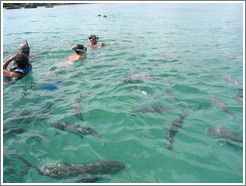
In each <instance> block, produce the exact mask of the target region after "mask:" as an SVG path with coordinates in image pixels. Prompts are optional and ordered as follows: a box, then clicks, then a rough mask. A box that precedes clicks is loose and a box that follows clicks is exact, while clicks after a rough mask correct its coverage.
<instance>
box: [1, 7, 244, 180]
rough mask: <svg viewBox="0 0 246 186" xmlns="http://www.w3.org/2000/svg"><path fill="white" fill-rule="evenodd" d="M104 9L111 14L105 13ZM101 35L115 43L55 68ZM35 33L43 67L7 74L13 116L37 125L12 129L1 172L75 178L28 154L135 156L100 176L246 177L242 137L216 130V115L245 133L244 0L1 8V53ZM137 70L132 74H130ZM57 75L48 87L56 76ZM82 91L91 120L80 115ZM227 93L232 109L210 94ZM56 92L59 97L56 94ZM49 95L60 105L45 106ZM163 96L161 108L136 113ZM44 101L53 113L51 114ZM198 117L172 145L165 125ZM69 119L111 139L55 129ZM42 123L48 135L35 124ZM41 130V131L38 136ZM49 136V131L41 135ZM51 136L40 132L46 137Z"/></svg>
mask: <svg viewBox="0 0 246 186" xmlns="http://www.w3.org/2000/svg"><path fill="white" fill-rule="evenodd" d="M98 14H101V15H107V17H106V18H104V17H99V16H98ZM90 34H96V35H97V36H98V37H99V38H100V40H99V42H105V43H106V46H105V47H102V48H95V49H88V52H87V53H88V54H87V59H84V60H82V61H79V62H76V63H75V64H74V65H70V66H67V67H61V68H57V67H56V66H57V65H59V64H61V63H62V62H64V59H65V58H66V57H68V56H70V55H73V54H74V52H73V51H72V50H71V48H73V47H74V46H75V45H76V44H79V43H81V44H87V43H88V42H89V41H88V39H87V37H88V36H89V35H90ZM25 39H27V40H28V42H29V45H30V47H31V52H33V53H36V54H38V55H40V57H33V58H32V59H31V60H32V61H33V62H32V64H33V70H32V73H30V74H28V75H27V76H26V77H24V78H23V79H22V80H20V81H17V82H14V83H3V120H2V121H3V122H2V123H3V125H4V126H11V127H19V128H24V129H26V130H28V131H29V132H25V133H22V134H17V135H16V136H15V137H4V138H3V169H2V170H3V180H2V181H3V182H10V183H63V182H64V183H73V182H75V181H76V179H61V180H59V179H54V178H51V177H48V176H44V175H39V174H38V172H37V171H36V170H35V169H30V170H29V171H28V172H27V174H26V175H24V176H21V175H20V172H21V171H23V170H25V169H26V167H27V166H26V164H25V163H24V162H23V161H21V160H20V159H19V158H18V157H17V156H16V155H15V154H19V155H21V156H22V157H24V158H25V159H27V160H28V161H29V162H30V163H31V164H32V165H33V166H37V167H42V165H43V164H46V163H61V162H62V161H65V162H68V163H70V164H79V163H88V162H92V161H96V160H98V159H112V160H118V161H121V162H123V163H125V164H126V169H125V171H124V172H120V173H118V174H115V175H104V176H103V178H104V179H103V180H101V181H99V182H102V183H104V182H105V183H156V182H158V181H159V182H160V183H242V182H243V181H244V178H243V175H244V174H243V163H244V162H243V149H242V146H243V145H242V144H238V143H237V145H238V146H236V147H237V148H232V147H231V146H229V145H225V144H222V143H220V142H219V140H218V139H216V138H215V137H213V136H211V135H209V134H207V132H206V129H207V128H209V127H215V126H216V124H218V125H221V126H223V127H226V128H227V129H229V130H231V131H233V132H235V133H236V134H238V135H240V136H243V129H244V126H243V104H242V103H240V102H238V101H236V100H235V99H233V98H235V97H237V96H236V95H237V94H238V91H239V88H240V87H239V86H238V85H235V84H233V83H230V82H228V81H227V80H226V79H225V78H223V75H226V76H227V77H230V78H231V79H233V80H236V81H238V82H239V83H241V84H243V5H242V4H236V3H235V4H231V3H230V4H203V3H202V4H201V3H199V4H164V3H161V4H149V3H147V4H85V5H68V6H55V7H54V8H44V7H38V8H37V9H17V10H5V9H4V10H3V61H6V60H7V59H8V56H9V55H13V54H15V53H16V52H17V51H18V46H19V44H20V43H23V42H24V40H25ZM130 75H132V77H133V79H131V78H130ZM54 84H55V86H57V88H56V89H54V90H46V89H45V87H47V86H53V87H54ZM80 94H81V95H82V99H81V102H80V104H81V106H82V107H83V112H82V114H83V117H84V122H83V121H81V120H79V119H78V118H76V117H75V113H74V111H73V110H74V108H73V105H74V100H75V98H76V97H77V96H79V95H80ZM210 96H217V97H218V98H220V99H221V100H223V102H224V103H226V104H227V105H228V106H227V107H226V108H227V109H228V110H229V111H230V113H232V114H233V115H234V116H235V119H234V120H231V117H230V115H229V114H228V113H225V112H223V111H222V110H220V109H218V107H216V105H215V104H214V103H213V102H212V100H211V99H210ZM58 98H60V99H59V100H58ZM51 103H55V104H54V105H53V106H52V107H51V108H50V111H48V112H44V111H42V110H43V109H45V108H46V109H47V107H49V105H50V104H51ZM153 105H162V106H163V107H165V108H167V109H166V110H165V111H163V112H149V113H146V112H144V111H143V112H142V113H141V112H137V113H135V116H133V115H132V112H131V111H132V110H134V109H135V110H136V108H138V107H141V106H142V107H143V106H153ZM42 112H43V113H42ZM183 113H186V114H188V116H187V117H186V118H185V120H184V122H183V123H182V126H183V127H182V128H179V129H178V132H177V134H176V135H175V139H174V143H173V150H172V151H170V150H168V149H167V148H166V136H167V130H168V128H169V126H170V124H171V123H172V122H173V121H174V120H175V119H176V118H178V117H180V115H181V114H183ZM56 120H61V121H68V122H71V123H78V124H82V125H87V126H90V127H92V128H94V129H95V130H96V131H97V132H98V133H99V134H101V135H102V139H99V138H96V137H94V136H85V137H84V140H82V139H80V138H79V137H78V136H77V135H75V134H72V133H69V132H62V133H61V134H60V135H55V133H56V132H57V131H58V130H56V129H54V128H51V124H52V122H53V121H56ZM37 133H38V134H37ZM33 136H39V138H35V139H34V138H32V137H33ZM37 139H39V140H37ZM40 139H41V141H40ZM240 147H241V148H240Z"/></svg>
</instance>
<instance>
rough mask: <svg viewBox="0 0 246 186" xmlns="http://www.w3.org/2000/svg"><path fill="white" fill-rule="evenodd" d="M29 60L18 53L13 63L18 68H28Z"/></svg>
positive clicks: (24, 55)
mask: <svg viewBox="0 0 246 186" xmlns="http://www.w3.org/2000/svg"><path fill="white" fill-rule="evenodd" d="M28 62H29V58H28V56H27V55H26V54H23V53H18V54H16V57H15V63H16V64H17V67H18V68H22V69H23V68H28V65H29V63H28Z"/></svg>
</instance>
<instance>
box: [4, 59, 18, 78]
mask: <svg viewBox="0 0 246 186" xmlns="http://www.w3.org/2000/svg"><path fill="white" fill-rule="evenodd" d="M15 56H16V55H14V56H12V57H11V58H9V59H8V60H7V61H6V62H5V63H4V64H3V74H4V75H6V76H20V73H17V72H10V71H8V70H7V67H8V65H9V63H10V62H11V61H13V60H14V59H15Z"/></svg>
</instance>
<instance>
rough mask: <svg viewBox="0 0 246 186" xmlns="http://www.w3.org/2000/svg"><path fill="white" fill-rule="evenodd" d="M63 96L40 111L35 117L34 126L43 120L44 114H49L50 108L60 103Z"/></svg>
mask: <svg viewBox="0 0 246 186" xmlns="http://www.w3.org/2000/svg"><path fill="white" fill-rule="evenodd" d="M64 97H65V96H64V95H61V96H59V97H58V98H57V99H55V100H54V101H53V102H51V103H49V104H48V106H46V107H45V108H44V109H42V111H41V114H38V115H37V116H36V119H35V122H34V125H37V124H38V122H39V121H41V120H43V119H45V118H46V117H45V114H47V113H49V112H50V111H51V109H52V107H53V106H54V105H55V104H57V102H58V101H62V100H63V98H64Z"/></svg>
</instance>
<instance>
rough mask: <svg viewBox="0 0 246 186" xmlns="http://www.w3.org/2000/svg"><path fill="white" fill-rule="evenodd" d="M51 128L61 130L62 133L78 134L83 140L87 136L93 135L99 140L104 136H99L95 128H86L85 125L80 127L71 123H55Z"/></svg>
mask: <svg viewBox="0 0 246 186" xmlns="http://www.w3.org/2000/svg"><path fill="white" fill-rule="evenodd" d="M51 127H54V128H57V129H60V130H62V131H67V132H71V133H74V134H76V135H77V136H79V137H80V138H82V139H83V137H84V136H86V135H92V136H95V137H98V138H101V137H102V136H101V135H100V134H98V133H97V132H96V131H95V130H94V129H93V128H91V127H88V126H85V125H79V124H76V123H69V122H66V121H54V122H53V123H52V125H51Z"/></svg>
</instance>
